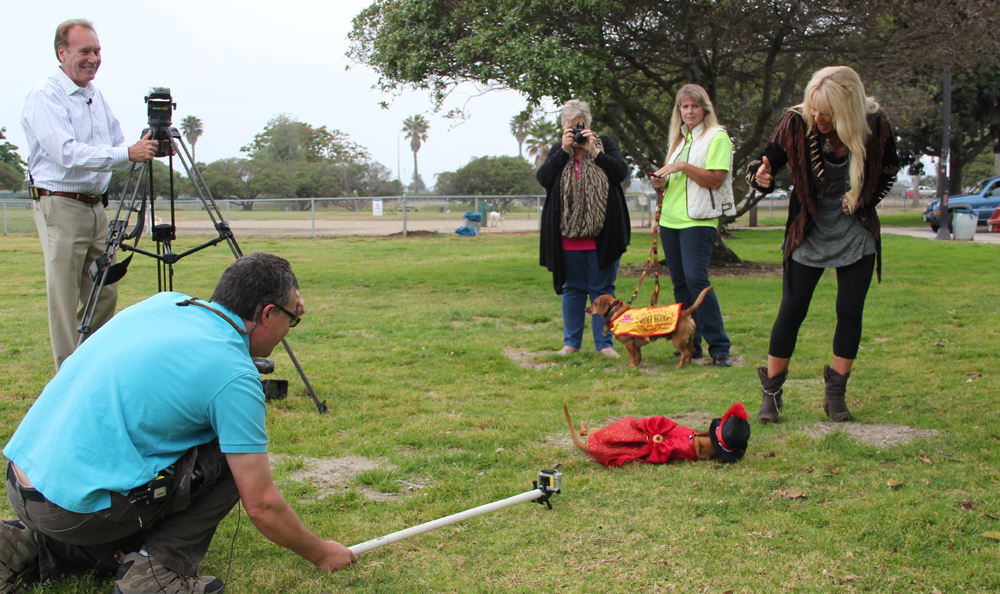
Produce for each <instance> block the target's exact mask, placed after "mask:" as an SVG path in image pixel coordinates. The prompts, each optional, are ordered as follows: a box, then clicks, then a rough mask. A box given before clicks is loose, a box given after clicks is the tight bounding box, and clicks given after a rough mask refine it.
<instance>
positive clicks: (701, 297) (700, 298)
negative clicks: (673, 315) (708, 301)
mask: <svg viewBox="0 0 1000 594" xmlns="http://www.w3.org/2000/svg"><path fill="white" fill-rule="evenodd" d="M711 290H712V285H709V286H707V287H705V288H704V289H702V290H701V293H700V294H699V295H698V298H697V299H695V300H694V303H692V304H691V307H689V308H687V309H685V310H684V311H683V312H682V313H685V314H690V313H691V312H693V311H694V310H696V309H698V306H699V305H701V302H702V301H704V300H705V295H708V292H709V291H711Z"/></svg>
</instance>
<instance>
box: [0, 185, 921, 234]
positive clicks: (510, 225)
mask: <svg viewBox="0 0 1000 594" xmlns="http://www.w3.org/2000/svg"><path fill="white" fill-rule="evenodd" d="M626 201H627V203H628V207H629V215H630V216H631V219H632V225H633V226H634V227H650V226H651V222H652V219H653V218H654V216H655V213H654V212H653V211H652V209H655V208H656V206H655V205H656V202H655V200H652V199H651V196H650V195H649V194H626ZM544 202H545V197H544V196H540V195H535V196H419V195H417V196H408V195H404V196H385V197H381V198H371V197H366V198H362V197H347V198H280V199H255V200H216V201H215V204H216V205H217V207H218V213H215V212H214V210H215V209H214V208H213V207H212V204H211V202H209V203H208V205H209V210H208V211H206V207H205V204H204V203H202V201H201V200H199V199H191V198H188V197H183V198H178V199H177V200H175V201H174V204H173V220H174V224H175V225H176V229H177V234H178V235H212V234H214V233H215V232H216V231H215V227H214V220H215V219H217V218H218V216H216V215H217V214H218V215H220V216H221V217H222V219H223V220H225V221H227V222H228V223H229V225H230V228H231V229H232V230H233V233H234V234H235V235H236V236H237V237H240V236H253V235H277V236H297V237H332V236H343V235H374V236H379V235H381V236H387V235H404V236H405V235H409V234H411V233H421V232H433V233H455V231H456V230H457V229H458V228H459V227H461V226H463V225H464V224H465V214H466V213H469V212H478V213H480V225H479V229H478V231H479V232H480V233H504V232H518V231H520V232H529V231H538V229H539V226H540V222H541V212H542V207H543V204H544ZM0 203H2V205H3V233H4V235H36V236H37V234H38V233H37V231H36V229H35V222H34V219H33V216H32V210H31V206H32V201H31V200H30V199H27V198H11V199H3V200H0ZM925 203H926V201H920V202H919V203H918V204H916V205H914V203H913V201H911V200H906V199H904V198H887V199H885V200H884V201H883V202H882V204H880V205H879V208H880V210H883V211H889V212H914V211H917V212H923V210H924V206H925ZM118 207H119V202H118V200H113V201H112V202H111V204H110V205H109V206H108V217H109V218H112V219H113V218H115V217H116V213H118ZM787 209H788V200H787V199H775V198H770V197H765V198H764V199H763V200H761V201H760V202H759V203H758V204H757V213H758V217H767V218H784V216H785V212H786V211H787ZM500 211H503V215H502V216H501V215H500V214H499V213H500ZM491 212H493V213H497V214H494V215H493V216H492V217H491V216H490V213H491ZM126 214H127V209H122V212H121V214H120V215H118V217H117V218H119V219H121V218H124V217H125V215H126ZM136 216H137V214H136V213H133V214H132V216H131V218H130V220H129V225H130V227H131V226H132V225H134V223H135V221H136ZM146 217H147V218H148V221H147V223H148V224H149V225H147V229H149V228H150V226H151V225H154V224H167V223H170V221H171V204H170V201H169V200H162V199H159V200H156V201H154V202H153V203H152V208H151V209H149V210H148V211H147V213H146ZM743 218H744V219H745V218H746V217H745V216H744V217H743Z"/></svg>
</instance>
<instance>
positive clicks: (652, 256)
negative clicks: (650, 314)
mask: <svg viewBox="0 0 1000 594" xmlns="http://www.w3.org/2000/svg"><path fill="white" fill-rule="evenodd" d="M649 177H653V174H652V173H650V174H649ZM656 194H657V196H658V197H659V200H658V202H659V204H657V206H656V218H655V219H654V220H653V248H652V249H651V250H650V251H649V257H648V258H646V266H644V267H643V269H642V276H641V277H640V278H639V284H637V285H636V286H635V292H634V293H632V298H631V299H629V300H628V304H629V305H632V302H633V301H635V298H636V297H638V296H639V288H640V287H641V286H642V281H643V280H645V279H646V272H647V271H648V270H649V263H650V261H652V262H655V263H656V265H655V266H654V267H653V277H654V279H655V280H656V285H655V286H654V287H653V297H652V299H650V300H649V305H650V306H654V305H656V301H657V300H658V299H659V298H660V263H659V260H658V258H657V254H656V233H657V231H659V230H660V213H661V212H663V190H656Z"/></svg>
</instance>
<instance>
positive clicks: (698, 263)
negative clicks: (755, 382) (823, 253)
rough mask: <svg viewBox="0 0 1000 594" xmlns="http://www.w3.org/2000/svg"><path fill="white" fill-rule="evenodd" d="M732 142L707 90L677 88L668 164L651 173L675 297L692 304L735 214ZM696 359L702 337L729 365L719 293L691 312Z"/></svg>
mask: <svg viewBox="0 0 1000 594" xmlns="http://www.w3.org/2000/svg"><path fill="white" fill-rule="evenodd" d="M732 164H733V145H732V143H731V142H730V141H729V135H728V134H726V129H725V128H723V127H722V126H720V125H719V120H718V118H716V116H715V108H714V107H713V106H712V100H711V99H709V97H708V92H706V91H705V89H703V88H702V87H700V86H699V85H693V84H692V85H684V86H683V87H681V89H680V90H679V91H677V97H676V99H675V102H674V113H673V116H672V117H671V118H670V148H669V149H668V150H667V162H666V165H664V166H663V167H661V168H660V169H659V170H657V171H656V172H655V173H653V187H655V188H656V189H663V196H662V200H663V204H662V206H661V211H660V213H661V214H660V220H659V225H660V238H661V241H662V242H663V257H664V258H665V259H666V261H667V267H669V268H670V280H671V281H672V282H673V285H674V299H676V300H677V302H678V303H683V304H684V307H691V305H692V304H693V303H694V300H695V298H696V297H697V296H698V294H699V293H701V291H702V290H703V289H705V288H706V287H708V286H709V285H711V282H709V279H708V263H709V258H710V257H711V255H712V250H713V249H714V248H715V234H716V230H717V228H718V226H719V218H720V217H722V216H723V215H734V214H736V208H735V206H734V205H733V176H732V174H731V170H732ZM692 315H693V317H694V321H695V324H696V330H695V334H694V348H695V354H694V358H695V359H700V358H701V357H702V346H701V339H702V337H704V338H705V342H707V343H708V354H709V356H711V357H712V362H713V363H715V365H717V366H719V367H730V366H732V364H733V359H732V357H731V356H730V355H729V347H730V342H729V336H728V335H727V334H726V329H725V327H724V325H723V322H722V310H721V309H720V307H719V300H718V298H717V297H716V296H715V292H714V291H711V292H709V293H708V294H707V295H706V296H705V300H704V301H703V302H702V304H701V306H700V307H699V308H698V309H697V310H695V312H694V313H693V314H692Z"/></svg>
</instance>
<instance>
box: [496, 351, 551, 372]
mask: <svg viewBox="0 0 1000 594" xmlns="http://www.w3.org/2000/svg"><path fill="white" fill-rule="evenodd" d="M554 353H555V351H538V352H537V353H532V352H530V351H518V350H515V349H514V347H504V349H503V354H504V355H505V356H506V357H507V358H508V359H510V360H511V361H513V362H514V363H515V364H516V365H517V366H518V367H521V368H523V369H544V368H545V367H552V366H553V365H555V363H554V362H552V361H549V362H542V361H535V357H536V356H538V355H551V354H554Z"/></svg>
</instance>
